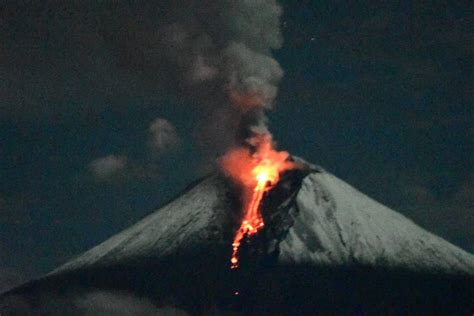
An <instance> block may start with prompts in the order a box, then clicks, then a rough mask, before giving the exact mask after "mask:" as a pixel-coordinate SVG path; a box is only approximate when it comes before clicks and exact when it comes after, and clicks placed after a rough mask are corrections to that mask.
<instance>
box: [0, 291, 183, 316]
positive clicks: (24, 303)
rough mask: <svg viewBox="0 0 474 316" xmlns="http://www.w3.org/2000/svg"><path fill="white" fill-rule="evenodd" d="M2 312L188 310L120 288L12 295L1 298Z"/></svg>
mask: <svg viewBox="0 0 474 316" xmlns="http://www.w3.org/2000/svg"><path fill="white" fill-rule="evenodd" d="M0 313H5V314H6V315H10V314H22V315H34V314H37V313H40V314H41V315H87V316H93V315H110V316H112V315H114V316H115V315H118V316H121V315H123V316H125V315H143V316H145V315H175V316H186V315H188V314H187V313H186V312H185V311H183V310H181V309H178V308H176V307H174V306H171V305H166V306H156V305H155V304H153V303H152V302H151V301H150V300H148V299H146V298H141V297H138V296H135V295H132V294H130V293H127V292H118V291H101V290H96V291H91V292H86V293H69V294H62V295H57V294H56V295H54V294H48V293H41V294H40V295H39V297H38V299H37V300H36V301H35V302H30V301H28V298H27V297H19V296H11V297H8V298H6V299H5V300H3V301H2V302H0Z"/></svg>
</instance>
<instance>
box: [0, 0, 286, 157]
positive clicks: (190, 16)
mask: <svg viewBox="0 0 474 316" xmlns="http://www.w3.org/2000/svg"><path fill="white" fill-rule="evenodd" d="M0 14H1V16H0V30H2V33H3V34H10V36H6V37H5V38H4V39H3V40H2V42H3V45H2V47H1V48H0V56H1V57H2V58H1V59H0V74H1V75H2V78H4V79H5V80H1V81H0V99H1V100H2V101H0V113H2V114H5V115H4V117H10V118H12V117H17V118H18V117H19V118H24V117H29V118H33V119H38V118H49V119H52V120H55V121H57V120H61V119H64V118H65V117H75V118H77V117H85V118H90V117H91V116H92V117H94V116H97V115H99V114H98V113H100V111H103V110H104V108H112V107H122V106H129V105H128V104H129V103H134V104H136V102H134V100H136V99H137V98H142V97H143V96H144V95H146V96H147V99H149V100H150V102H148V103H149V104H147V105H143V106H152V105H151V104H158V103H159V102H160V101H159V100H160V99H163V98H165V99H169V96H167V94H172V95H174V97H176V98H178V99H181V100H183V102H178V103H184V104H186V105H185V106H187V107H189V115H193V116H197V117H198V119H197V124H196V131H195V133H194V134H195V135H196V139H198V140H199V141H200V144H201V146H202V147H203V148H204V149H205V150H206V151H208V152H209V154H212V153H216V152H217V153H219V152H222V151H224V150H225V149H226V148H227V147H228V146H229V145H230V144H231V143H232V142H234V141H235V137H236V129H237V128H238V127H239V122H240V119H241V117H242V116H243V115H244V114H245V113H256V112H259V111H250V112H249V109H255V108H258V109H260V111H263V110H264V109H268V108H271V106H272V103H273V100H274V98H275V96H276V94H277V85H278V82H279V80H280V78H281V77H282V75H283V71H282V69H281V67H280V65H279V64H278V62H277V61H276V60H275V59H274V58H273V57H272V55H271V53H272V50H274V49H278V48H279V47H280V46H281V45H282V36H281V34H280V16H281V14H282V9H281V7H280V6H279V5H278V4H277V2H276V1H275V0H244V1H231V0H215V1H184V0H177V1H176V0H174V1H171V0H165V1H160V2H151V1H150V2H108V1H100V2H91V3H87V5H84V4H83V3H82V2H80V1H66V2H61V3H56V4H55V6H54V7H52V6H49V5H41V3H34V2H32V3H28V2H25V3H23V2H21V3H14V2H12V3H9V4H8V5H6V6H5V7H4V8H3V9H2V12H1V13H0ZM20 43H21V44H20ZM136 106H137V107H140V106H142V105H136ZM94 113H95V114H94Z"/></svg>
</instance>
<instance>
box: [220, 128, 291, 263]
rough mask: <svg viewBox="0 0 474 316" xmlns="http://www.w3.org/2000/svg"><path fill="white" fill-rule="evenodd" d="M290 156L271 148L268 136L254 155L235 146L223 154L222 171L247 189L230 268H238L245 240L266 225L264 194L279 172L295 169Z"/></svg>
mask: <svg viewBox="0 0 474 316" xmlns="http://www.w3.org/2000/svg"><path fill="white" fill-rule="evenodd" d="M287 157H288V153H286V152H277V151H275V150H274V149H273V148H272V144H271V139H270V138H269V137H262V138H261V139H260V140H259V143H258V146H257V149H256V152H255V153H253V154H251V153H250V151H249V150H248V149H246V148H236V149H233V150H231V151H229V152H228V153H227V154H226V155H224V157H222V159H221V166H222V168H223V170H224V171H225V172H226V173H227V174H228V175H229V176H231V177H232V178H233V179H234V180H235V181H236V182H238V183H239V184H240V185H242V186H243V189H244V190H243V194H242V199H243V205H244V214H243V218H242V222H241V224H240V227H239V229H238V230H237V232H236V234H235V237H234V241H233V243H232V257H231V260H230V262H231V269H236V268H238V267H239V256H238V254H239V248H240V244H241V241H242V239H243V238H244V237H245V236H247V237H249V236H251V235H254V234H256V233H257V232H259V231H260V230H261V229H262V228H263V227H264V225H265V224H264V221H263V217H262V214H261V212H260V204H261V201H262V198H263V194H264V193H265V191H267V190H269V189H270V188H272V187H273V186H274V185H275V184H276V183H277V182H278V180H279V175H280V172H282V171H284V170H287V169H291V168H292V164H291V163H290V162H288V161H287Z"/></svg>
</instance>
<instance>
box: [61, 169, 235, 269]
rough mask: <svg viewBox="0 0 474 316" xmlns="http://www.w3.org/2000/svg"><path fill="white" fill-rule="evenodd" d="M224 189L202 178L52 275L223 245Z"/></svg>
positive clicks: (216, 180)
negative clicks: (204, 246) (201, 246)
mask: <svg viewBox="0 0 474 316" xmlns="http://www.w3.org/2000/svg"><path fill="white" fill-rule="evenodd" d="M224 187H225V183H224V182H223V180H222V179H221V178H220V177H218V176H211V177H208V178H205V179H204V180H203V181H202V182H200V183H199V184H197V185H196V186H194V187H192V188H191V189H190V190H188V191H187V192H185V193H184V194H183V195H181V196H179V197H178V198H177V199H175V200H173V201H172V202H171V203H169V204H167V205H166V206H164V207H162V208H161V209H159V210H157V211H156V212H154V213H152V214H150V215H148V216H147V217H145V218H144V219H142V220H141V221H139V222H138V223H136V224H135V225H133V226H131V227H129V228H128V229H126V230H124V231H122V232H121V233H119V234H117V235H115V236H113V237H111V238H110V239H108V240H106V241H105V242H103V243H101V244H100V245H98V246H96V247H94V248H92V249H91V250H89V251H87V252H85V253H84V254H82V255H80V256H79V257H78V258H76V259H74V260H72V261H70V262H68V263H66V264H65V265H63V266H61V267H59V268H58V269H57V270H55V271H53V274H54V273H59V272H64V271H68V270H74V269H79V268H80V269H84V268H86V267H88V266H98V265H99V266H109V265H113V264H117V263H120V262H121V261H122V260H124V261H131V260H134V261H136V260H141V259H148V258H150V257H151V258H153V257H164V256H167V255H169V254H172V253H176V252H179V251H186V249H191V248H195V247H199V246H200V245H202V244H208V243H223V240H222V234H223V231H224V229H229V223H230V221H229V219H230V214H231V213H230V211H229V203H228V202H227V199H226V197H225V196H224V193H225V192H224V190H223V188H224ZM226 213H227V215H228V216H225V215H226ZM225 225H227V227H224V226H225Z"/></svg>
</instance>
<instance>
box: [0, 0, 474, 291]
mask: <svg viewBox="0 0 474 316" xmlns="http://www.w3.org/2000/svg"><path fill="white" fill-rule="evenodd" d="M377 2H378V1H377ZM12 3H13V2H12ZM60 3H61V2H56V1H46V2H43V3H40V1H37V2H30V3H28V4H25V3H23V4H7V5H5V4H3V5H1V4H0V179H1V182H0V282H14V281H6V280H7V279H8V280H25V279H28V278H31V277H35V276H38V275H40V274H43V273H46V272H48V271H50V270H51V269H53V268H55V267H56V266H58V265H60V264H62V263H64V262H65V261H66V260H68V259H70V258H71V257H73V256H75V255H77V254H79V253H81V252H83V251H85V250H87V249H88V248H90V247H92V246H94V245H96V244H98V243H99V242H101V241H103V240H105V239H106V238H108V237H109V236H111V235H113V234H115V233H117V232H119V231H120V230H122V229H124V228H126V227H128V226H129V225H131V224H133V223H135V222H136V221H137V220H139V219H141V218H142V217H143V216H144V215H146V214H148V213H150V212H152V211H153V210H154V209H156V208H157V207H158V206H160V205H162V204H163V203H165V202H167V201H169V200H170V199H171V198H172V197H173V196H175V195H177V194H178V193H179V192H180V191H181V190H183V189H184V188H185V187H186V185H188V184H189V183H190V182H191V181H193V180H195V179H197V178H198V177H201V176H203V175H204V174H205V173H206V167H205V164H204V162H203V161H204V158H203V154H202V151H201V150H200V149H199V146H197V145H196V142H195V137H194V136H195V135H194V134H195V125H196V117H197V116H198V115H199V113H198V112H199V111H198V110H197V109H196V108H194V107H193V106H192V100H189V99H188V98H186V97H185V96H183V95H181V94H180V93H176V90H173V89H168V85H167V84H166V83H163V82H164V81H166V80H164V79H166V78H162V76H161V75H160V74H159V73H153V71H150V68H152V66H153V63H152V62H149V61H147V60H148V59H150V58H151V59H153V55H151V56H150V53H149V52H148V51H147V50H146V49H147V47H148V46H147V45H146V43H148V42H149V41H151V40H152V39H153V38H152V37H151V36H149V34H150V33H152V32H153V25H151V26H150V25H145V26H143V25H142V24H143V23H146V21H147V20H145V22H144V21H142V20H141V19H137V18H136V17H137V15H134V17H135V18H130V16H131V15H129V14H127V12H124V11H125V9H124V8H121V6H120V5H117V6H115V7H113V8H109V9H107V10H105V11H106V12H105V13H104V9H103V5H102V4H100V3H102V2H97V3H96V2H92V1H91V2H90V3H91V4H90V5H85V4H82V5H73V4H67V5H66V4H60ZM68 3H73V2H68ZM280 3H281V4H282V6H283V9H284V14H283V16H282V19H281V27H282V32H283V37H284V44H283V47H282V48H281V49H280V50H278V51H275V52H274V56H275V58H276V59H277V60H278V61H279V62H280V64H281V66H282V68H283V70H284V72H285V74H284V77H283V79H282V81H281V83H280V85H279V94H278V97H277V99H276V103H275V108H274V110H273V111H271V113H269V122H270V123H269V124H270V129H271V131H272V133H273V135H274V138H275V140H276V141H277V143H278V148H279V149H284V150H288V151H289V152H290V153H292V154H294V155H298V156H301V157H303V158H304V159H306V160H308V161H310V162H312V163H315V164H318V165H320V166H322V167H323V168H325V169H326V170H328V171H329V172H331V173H333V174H335V175H336V176H338V177H340V178H341V179H343V180H345V181H347V182H348V183H350V184H352V185H353V186H355V187H356V188H358V189H359V190H361V191H362V192H364V193H366V194H368V195H369V196H371V197H373V198H375V199H376V200H378V201H380V202H382V203H384V204H386V205H388V206H389V207H392V208H394V209H396V210H397V211H399V212H401V213H403V214H405V215H406V216H408V217H410V218H411V219H413V220H414V221H415V222H417V223H418V224H420V225H421V226H423V227H425V228H427V229H428V230H430V231H432V232H434V233H437V234H439V235H441V236H442V237H444V238H446V239H447V240H449V241H451V242H453V243H454V244H456V245H458V246H460V247H462V248H464V249H466V250H468V251H470V252H474V229H472V227H474V171H473V169H472V165H473V162H474V161H473V149H474V143H473V139H474V128H473V126H474V113H473V112H474V111H473V101H474V94H473V74H472V65H473V63H472V57H473V48H474V34H473V30H474V25H473V23H472V13H473V5H472V2H470V1H464V2H463V1H456V2H455V3H452V2H451V1H449V2H448V1H446V2H439V1H438V2H436V3H434V2H418V1H415V2H404V3H402V4H400V3H396V2H395V1H393V2H390V3H385V4H380V3H376V2H375V1H374V4H371V3H370V2H369V3H359V4H347V3H346V2H339V1H327V2H326V1H314V2H312V1H286V2H280ZM150 5H153V2H152V1H148V2H144V1H143V11H145V10H146V11H147V12H148V11H149V10H148V9H149V6H150ZM136 12H138V13H140V12H141V11H140V10H138V11H136ZM138 16H139V15H138ZM143 28H146V31H142V29H143ZM124 30H125V31H124ZM117 34H119V35H117ZM120 34H121V35H120ZM123 34H125V35H123ZM137 34H138V35H137ZM127 36H128V37H127ZM116 37H119V38H116ZM129 37H130V38H132V37H133V39H135V40H136V38H138V37H139V38H140V43H145V45H137V46H134V45H133V40H130V38H129ZM117 43H119V44H117ZM131 47H132V48H131ZM124 56H126V57H127V58H125V57H124ZM150 63H151V65H152V66H150ZM152 70H153V69H152ZM2 280H3V281H2ZM0 288H1V286H0Z"/></svg>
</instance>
